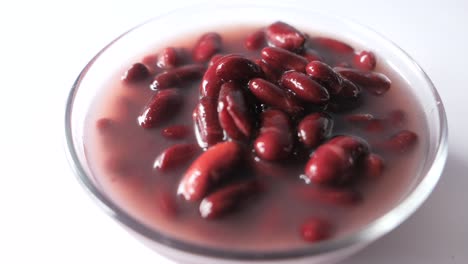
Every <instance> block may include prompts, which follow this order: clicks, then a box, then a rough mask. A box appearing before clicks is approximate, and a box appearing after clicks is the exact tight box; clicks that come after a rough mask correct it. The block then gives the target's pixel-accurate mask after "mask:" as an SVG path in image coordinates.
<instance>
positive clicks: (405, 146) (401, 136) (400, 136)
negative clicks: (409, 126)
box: [376, 130, 418, 154]
mask: <svg viewBox="0 0 468 264" xmlns="http://www.w3.org/2000/svg"><path fill="white" fill-rule="evenodd" d="M417 141H418V135H416V133H414V132H412V131H409V130H401V131H399V132H398V133H396V134H394V135H393V136H391V137H390V138H389V139H387V140H386V141H384V142H380V143H377V144H376V147H377V148H380V149H383V150H385V151H388V152H391V153H394V154H398V153H405V152H408V151H410V150H411V149H412V148H414V146H415V145H416V143H417Z"/></svg>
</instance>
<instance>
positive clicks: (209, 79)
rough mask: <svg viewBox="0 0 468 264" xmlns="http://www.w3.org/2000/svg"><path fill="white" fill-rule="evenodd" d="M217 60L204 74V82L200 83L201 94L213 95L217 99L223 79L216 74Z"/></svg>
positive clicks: (204, 95)
mask: <svg viewBox="0 0 468 264" xmlns="http://www.w3.org/2000/svg"><path fill="white" fill-rule="evenodd" d="M217 62H218V61H216V62H215V63H214V64H213V65H212V66H210V67H209V68H208V69H207V70H206V72H205V74H204V75H203V79H202V82H201V84H200V91H199V92H200V96H202V97H211V98H215V99H217V98H218V96H219V89H221V85H222V84H223V81H222V80H221V78H219V77H218V76H217V75H216V67H217V65H218V64H217Z"/></svg>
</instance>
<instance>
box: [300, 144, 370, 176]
mask: <svg viewBox="0 0 468 264" xmlns="http://www.w3.org/2000/svg"><path fill="white" fill-rule="evenodd" d="M367 153H369V147H368V145H367V143H366V142H364V141H363V140H362V139H360V138H357V137H352V136H337V137H335V138H333V139H331V140H329V141H328V142H326V143H324V144H322V145H321V146H320V147H318V148H317V149H316V150H315V152H314V153H312V155H311V158H310V159H309V161H308V162H307V164H306V167H305V174H306V176H307V177H308V178H309V179H310V180H311V181H312V182H313V183H316V184H332V183H339V184H341V183H345V182H348V181H350V180H351V179H352V178H353V177H354V176H355V171H356V164H357V163H358V162H359V160H360V159H361V158H362V157H364V156H366V155H367Z"/></svg>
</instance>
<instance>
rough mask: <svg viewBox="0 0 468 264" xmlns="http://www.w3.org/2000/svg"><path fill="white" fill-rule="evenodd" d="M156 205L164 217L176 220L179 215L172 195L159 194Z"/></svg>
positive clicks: (162, 192) (168, 193)
mask: <svg viewBox="0 0 468 264" xmlns="http://www.w3.org/2000/svg"><path fill="white" fill-rule="evenodd" d="M156 204H157V206H158V209H159V212H160V213H161V214H162V216H163V217H165V218H168V219H174V218H175V217H177V215H178V213H179V208H178V207H177V202H176V199H175V197H174V196H173V194H172V193H170V192H166V191H161V192H158V193H157V197H156Z"/></svg>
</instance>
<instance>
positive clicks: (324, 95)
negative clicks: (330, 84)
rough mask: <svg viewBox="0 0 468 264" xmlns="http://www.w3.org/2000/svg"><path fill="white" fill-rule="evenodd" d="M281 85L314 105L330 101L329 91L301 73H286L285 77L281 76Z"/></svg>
mask: <svg viewBox="0 0 468 264" xmlns="http://www.w3.org/2000/svg"><path fill="white" fill-rule="evenodd" d="M280 84H281V85H282V86H283V87H285V88H287V89H289V90H291V91H293V92H294V93H295V94H296V96H297V97H298V98H299V99H301V100H303V101H307V102H311V103H314V104H324V103H326V102H328V100H329V99H330V95H329V94H328V91H327V89H325V88H323V86H322V85H320V84H319V83H317V82H316V81H314V80H312V79H311V78H309V76H307V75H305V74H303V73H300V72H296V71H288V72H285V73H284V74H283V76H281V80H280Z"/></svg>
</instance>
